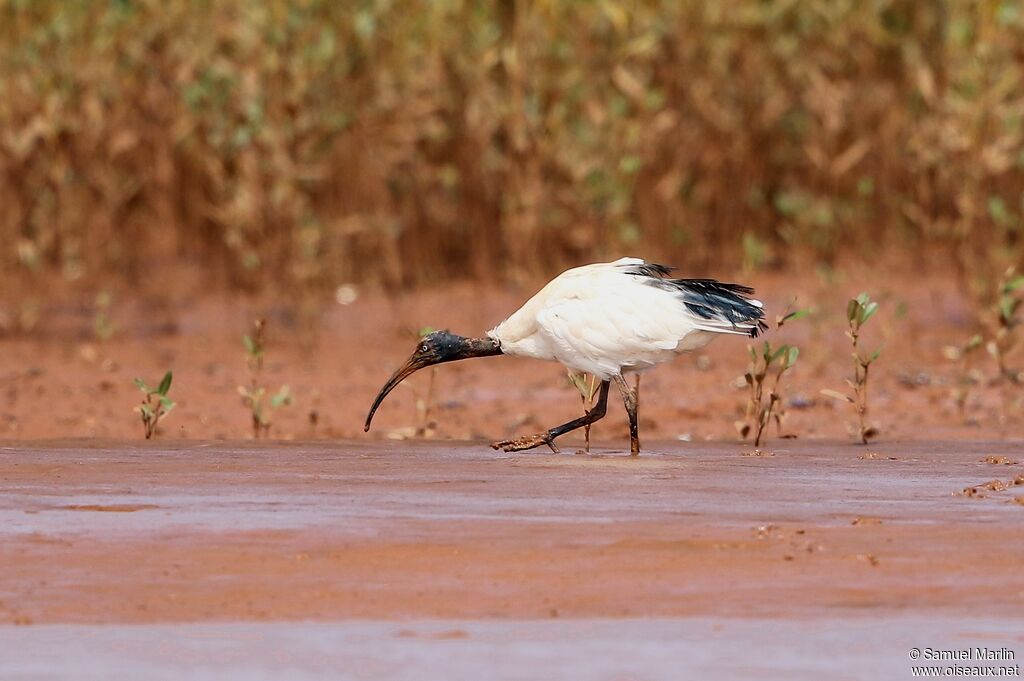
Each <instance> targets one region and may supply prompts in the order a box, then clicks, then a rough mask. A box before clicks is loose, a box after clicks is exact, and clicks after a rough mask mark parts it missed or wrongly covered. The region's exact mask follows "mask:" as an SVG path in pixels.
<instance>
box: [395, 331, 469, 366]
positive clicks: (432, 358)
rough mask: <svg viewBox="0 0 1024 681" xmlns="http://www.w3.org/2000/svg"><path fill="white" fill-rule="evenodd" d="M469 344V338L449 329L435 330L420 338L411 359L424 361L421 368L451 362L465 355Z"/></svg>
mask: <svg viewBox="0 0 1024 681" xmlns="http://www.w3.org/2000/svg"><path fill="white" fill-rule="evenodd" d="M468 345H469V339H468V338H463V337H462V336H457V335H455V334H454V333H452V332H451V331H448V330H447V329H446V330H444V331H434V332H433V333H429V334H427V335H426V336H424V337H423V338H421V339H420V342H419V344H418V345H417V346H416V350H415V351H414V352H413V353H412V357H410V358H409V361H410V362H419V363H422V366H421V367H419V368H423V367H425V366H431V365H432V364H441V363H442V362H451V361H453V360H456V359H462V358H463V357H464V356H465V355H464V353H465V352H466V349H467V347H468Z"/></svg>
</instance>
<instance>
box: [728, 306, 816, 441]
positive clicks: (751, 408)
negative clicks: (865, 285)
mask: <svg viewBox="0 0 1024 681" xmlns="http://www.w3.org/2000/svg"><path fill="white" fill-rule="evenodd" d="M808 314H810V310H796V311H794V312H786V313H785V314H783V315H781V316H779V317H778V318H777V319H776V320H775V330H776V331H778V330H779V329H781V328H782V327H783V326H784V325H785V324H786V322H788V321H792V320H795V319H800V318H801V317H806V316H807V315H808ZM747 351H748V352H750V365H749V366H748V367H747V372H746V373H745V374H743V380H744V382H746V384H747V388H748V390H749V397H748V400H747V412H746V418H745V420H743V421H738V422H737V423H736V429H737V430H738V431H739V433H740V437H742V438H744V439H746V438H747V437H748V436H749V435H750V434H751V433H753V434H754V446H755V447H759V446H760V445H761V439H762V438H763V437H764V435H765V431H766V430H767V428H768V424H769V423H771V420H772V418H773V417H774V418H775V426H776V428H777V430H778V432H779V435H780V436H781V434H782V421H783V419H784V418H785V413H784V412H783V411H782V408H781V407H777V406H776V405H778V404H779V403H780V402H782V389H781V387H780V383H781V381H782V376H783V374H785V373H786V372H787V371H789V370H790V369H792V368H793V365H794V364H796V360H797V358H798V357H799V356H800V348H798V347H796V346H795V345H781V346H779V347H778V348H773V347H772V346H771V343H769V342H768V341H764V342H763V343H762V344H761V347H760V349H758V348H757V347H755V346H754V345H753V344H750V345H748V346H747ZM769 376H774V380H773V381H772V386H771V389H770V390H769V392H768V396H767V398H766V397H765V394H764V389H765V383H766V381H767V380H768V378H769Z"/></svg>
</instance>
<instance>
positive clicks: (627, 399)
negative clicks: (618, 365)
mask: <svg viewBox="0 0 1024 681" xmlns="http://www.w3.org/2000/svg"><path fill="white" fill-rule="evenodd" d="M637 378H639V377H637ZM615 385H617V386H619V392H620V393H622V403H623V404H625V405H626V413H627V414H629V453H630V454H631V455H632V456H637V455H638V454H640V426H639V424H638V423H637V415H636V412H637V409H638V408H639V406H640V392H639V387H640V384H639V381H638V382H637V388H636V389H631V388H630V387H629V386H628V385H626V379H624V378H623V377H622V375H621V374H620V375H618V376H616V377H615Z"/></svg>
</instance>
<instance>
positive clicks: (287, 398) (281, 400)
mask: <svg viewBox="0 0 1024 681" xmlns="http://www.w3.org/2000/svg"><path fill="white" fill-rule="evenodd" d="M291 403H292V396H291V393H290V392H289V390H288V386H286V385H283V386H281V389H280V390H278V391H277V394H276V395H274V396H273V397H271V398H270V406H271V407H273V408H274V409H277V408H278V407H281V406H284V405H286V404H291Z"/></svg>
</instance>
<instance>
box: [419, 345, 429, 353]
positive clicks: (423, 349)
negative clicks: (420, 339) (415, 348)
mask: <svg viewBox="0 0 1024 681" xmlns="http://www.w3.org/2000/svg"><path fill="white" fill-rule="evenodd" d="M429 349H430V348H428V347H427V344H426V343H424V344H423V345H421V346H420V352H426V351H427V350H429Z"/></svg>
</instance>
